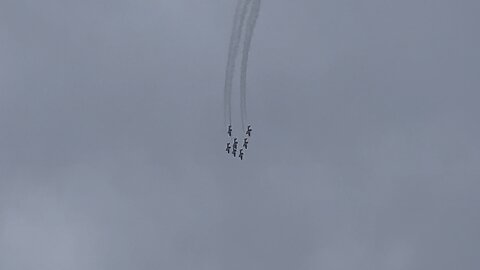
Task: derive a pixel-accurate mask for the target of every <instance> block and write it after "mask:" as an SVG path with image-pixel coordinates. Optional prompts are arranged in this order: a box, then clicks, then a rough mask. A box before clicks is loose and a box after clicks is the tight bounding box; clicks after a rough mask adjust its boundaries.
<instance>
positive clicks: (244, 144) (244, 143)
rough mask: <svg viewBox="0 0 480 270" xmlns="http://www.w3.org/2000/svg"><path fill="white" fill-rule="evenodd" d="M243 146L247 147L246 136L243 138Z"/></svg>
mask: <svg viewBox="0 0 480 270" xmlns="http://www.w3.org/2000/svg"><path fill="white" fill-rule="evenodd" d="M243 148H245V149H248V138H245V139H243Z"/></svg>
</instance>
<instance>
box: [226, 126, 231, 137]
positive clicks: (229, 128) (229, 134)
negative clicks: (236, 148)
mask: <svg viewBox="0 0 480 270" xmlns="http://www.w3.org/2000/svg"><path fill="white" fill-rule="evenodd" d="M227 133H228V136H229V137H232V125H229V126H228V131H227Z"/></svg>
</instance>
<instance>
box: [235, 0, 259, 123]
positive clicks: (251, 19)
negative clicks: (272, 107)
mask: <svg viewBox="0 0 480 270" xmlns="http://www.w3.org/2000/svg"><path fill="white" fill-rule="evenodd" d="M260 4H261V0H253V3H252V5H251V8H250V12H249V14H248V18H247V23H246V29H245V37H244V40H243V54H242V67H241V75H240V111H241V118H242V129H243V131H244V132H245V126H246V122H247V70H248V56H249V53H250V46H251V43H252V38H253V32H254V30H255V25H256V23H257V19H258V15H259V13H260Z"/></svg>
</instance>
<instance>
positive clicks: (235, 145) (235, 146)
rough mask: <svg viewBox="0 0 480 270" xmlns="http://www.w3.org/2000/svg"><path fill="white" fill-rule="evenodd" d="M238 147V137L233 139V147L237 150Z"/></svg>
mask: <svg viewBox="0 0 480 270" xmlns="http://www.w3.org/2000/svg"><path fill="white" fill-rule="evenodd" d="M237 147H238V142H237V138H235V139H233V149H235V150H237Z"/></svg>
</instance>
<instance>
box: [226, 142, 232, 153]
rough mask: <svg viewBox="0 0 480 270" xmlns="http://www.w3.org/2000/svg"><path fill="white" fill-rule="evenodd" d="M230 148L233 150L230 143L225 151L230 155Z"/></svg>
mask: <svg viewBox="0 0 480 270" xmlns="http://www.w3.org/2000/svg"><path fill="white" fill-rule="evenodd" d="M230 148H231V147H230V143H227V148H226V149H225V151H227V153H229V154H230Z"/></svg>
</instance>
